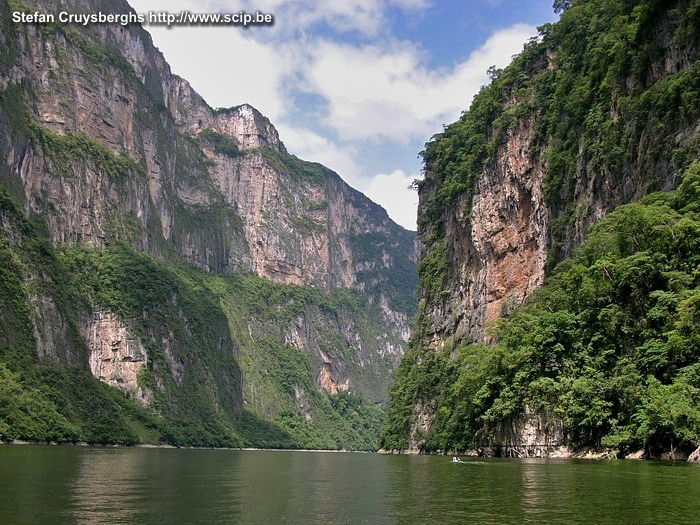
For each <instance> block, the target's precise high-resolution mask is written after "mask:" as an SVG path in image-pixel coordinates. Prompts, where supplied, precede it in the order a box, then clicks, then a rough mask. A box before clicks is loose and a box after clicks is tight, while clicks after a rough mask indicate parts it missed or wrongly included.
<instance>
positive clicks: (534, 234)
mask: <svg viewBox="0 0 700 525" xmlns="http://www.w3.org/2000/svg"><path fill="white" fill-rule="evenodd" d="M533 136H534V119H532V118H530V119H526V120H523V121H522V122H521V123H520V125H519V127H518V128H516V129H513V130H510V131H509V132H508V136H507V139H506V141H505V143H504V144H502V145H501V146H500V147H499V149H498V153H497V156H496V159H497V160H496V163H495V165H493V166H492V167H489V168H488V169H486V170H484V171H483V172H482V173H481V174H480V175H479V177H478V179H477V182H476V184H475V190H474V196H473V198H472V200H471V203H467V202H466V201H465V199H464V198H462V200H461V201H460V203H459V204H458V206H457V207H456V210H454V211H453V210H450V211H448V212H447V215H448V217H447V226H446V231H447V235H446V237H447V243H448V245H447V252H448V254H449V255H450V258H451V259H452V260H453V261H454V267H455V274H454V275H453V276H452V277H451V280H450V282H449V283H448V284H447V287H446V289H447V291H448V292H449V295H447V296H443V300H442V301H440V302H438V303H437V304H435V305H431V306H432V308H431V309H429V310H428V315H429V318H430V319H431V321H432V322H433V324H434V326H435V328H436V330H435V337H434V340H433V344H437V345H438V346H440V345H441V344H442V342H443V338H444V337H446V336H449V335H456V336H457V337H458V338H467V339H471V340H483V339H484V337H485V335H484V330H485V326H486V323H488V322H489V321H493V320H494V319H498V318H499V317H501V316H502V315H503V314H504V313H507V312H508V311H509V310H511V309H512V308H513V307H515V306H517V305H519V304H521V303H522V302H523V301H524V299H525V297H527V296H528V295H529V294H530V293H531V292H532V291H533V290H534V289H535V288H537V287H538V286H539V285H540V284H542V281H543V280H544V270H545V264H546V262H547V242H548V227H549V212H548V210H547V206H546V204H545V202H544V193H543V182H544V176H545V171H544V168H543V166H542V164H541V163H540V162H533V161H531V160H530V147H531V144H532V140H533ZM421 197H422V199H421V200H422V202H426V201H428V200H429V199H427V198H423V197H425V195H421ZM468 209H471V214H470V216H468V217H467V212H466V210H468ZM419 213H420V211H419Z"/></svg>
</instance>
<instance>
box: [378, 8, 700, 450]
mask: <svg viewBox="0 0 700 525" xmlns="http://www.w3.org/2000/svg"><path fill="white" fill-rule="evenodd" d="M566 4H569V3H566ZM570 4H572V5H571V6H570V7H568V8H567V9H566V10H565V11H564V13H563V14H562V16H561V20H560V21H559V22H558V23H556V24H548V25H546V26H543V27H541V28H540V29H539V36H538V37H537V38H534V39H533V40H531V41H530V42H529V43H527V44H526V45H525V48H524V51H523V52H522V53H521V54H520V55H518V56H517V57H515V58H514V60H513V62H512V63H511V64H510V65H509V66H508V67H507V68H505V69H504V70H494V71H491V75H492V82H491V84H490V85H489V86H487V87H485V88H483V89H482V90H481V92H480V93H479V94H478V95H477V96H476V97H475V99H474V101H473V103H472V105H471V107H470V109H469V111H467V112H465V113H464V114H463V115H462V117H461V118H460V120H459V121H457V122H455V123H453V124H451V125H449V126H447V127H446V128H445V130H444V132H442V133H440V134H438V135H435V136H434V137H433V138H432V139H431V141H430V142H428V143H427V144H426V147H425V151H424V152H423V158H424V161H425V178H424V180H423V181H421V183H420V188H419V191H420V204H419V231H418V235H419V240H420V243H421V252H420V260H419V274H420V287H419V298H420V306H419V313H418V321H417V324H416V327H415V332H414V338H413V340H412V344H411V351H410V352H409V353H408V354H407V357H406V358H405V359H404V362H403V363H402V365H401V367H400V370H399V374H398V379H397V384H396V385H395V387H394V390H393V394H392V405H391V408H390V413H389V416H388V417H389V421H388V423H387V426H386V428H385V435H384V444H385V446H387V447H389V448H425V449H428V450H430V449H443V450H444V449H446V448H455V447H456V448H470V447H474V446H497V447H500V448H501V449H502V450H504V451H505V450H506V449H509V447H515V448H516V449H519V450H521V451H522V449H523V448H525V449H527V447H528V446H533V447H535V448H537V447H542V448H543V449H545V450H550V449H551V448H552V447H553V446H554V445H563V444H575V445H577V446H584V445H585V446H594V447H595V446H601V441H600V440H601V438H602V437H603V436H605V435H606V432H610V433H611V434H614V432H612V431H611V429H610V427H609V425H610V424H611V421H612V420H614V418H616V417H619V419H618V421H617V423H618V424H620V425H622V421H623V420H625V421H627V418H629V417H631V416H630V414H626V415H624V416H622V415H621V414H620V413H619V412H618V411H617V409H611V410H610V412H605V415H600V416H599V417H600V418H601V422H600V428H597V429H594V430H591V431H590V435H589V436H588V437H587V438H586V439H583V438H582V437H581V436H580V435H578V434H577V432H576V429H575V426H576V425H579V424H581V421H580V420H581V418H583V416H582V415H579V416H573V415H571V414H569V415H568V416H567V415H566V414H567V410H569V409H571V407H570V406H565V405H566V403H564V402H562V404H557V403H554V402H548V403H545V404H542V403H540V404H539V406H540V407H544V406H546V407H547V410H544V408H542V409H537V408H536V406H535V405H537V403H535V398H536V397H537V396H535V395H534V394H533V391H534V390H536V388H538V386H537V385H539V387H542V384H535V386H534V387H533V386H532V384H534V383H532V382H534V381H537V380H538V379H542V378H547V380H549V379H551V380H552V381H553V384H556V385H557V387H556V388H554V387H553V389H552V391H551V392H550V394H552V395H561V396H565V395H574V394H573V393H571V384H572V382H573V383H574V384H575V381H577V380H580V379H581V377H583V376H585V373H583V367H585V366H593V367H594V368H595V367H596V366H598V365H592V364H590V363H589V364H588V365H587V364H586V361H585V359H584V358H583V357H581V356H579V357H577V359H579V358H580V359H581V360H580V361H578V362H575V363H568V364H567V365H566V366H564V365H561V366H562V367H563V368H561V367H559V365H560V364H561V360H566V359H569V358H571V359H572V360H574V359H573V357H572V355H573V354H576V355H578V352H579V350H578V349H575V348H574V347H575V345H574V342H573V341H571V340H570V339H569V340H566V339H565V338H564V337H563V336H561V334H559V333H558V331H557V330H559V329H563V328H562V327H561V326H559V327H558V328H557V327H554V326H549V325H547V327H548V328H547V329H548V330H551V333H550V335H549V339H547V337H546V336H544V335H542V337H543V338H544V340H538V341H537V342H533V341H530V340H528V339H527V337H526V336H525V334H527V333H528V330H527V329H526V328H523V329H524V333H521V339H520V340H519V341H518V340H516V339H508V338H509V337H510V336H512V333H513V330H514V328H513V327H514V326H515V324H516V321H514V320H513V321H510V323H508V322H504V318H505V319H511V318H516V319H523V317H522V316H524V315H525V314H524V313H522V312H530V314H532V315H534V314H533V311H532V310H527V308H526V309H522V308H521V305H523V303H524V302H525V300H526V298H528V297H529V296H530V295H531V294H532V293H533V292H534V291H535V290H537V289H538V288H539V287H541V286H542V285H543V283H545V282H546V278H547V276H548V275H550V274H557V275H559V274H560V273H561V272H563V271H564V270H562V269H559V270H557V271H555V270H554V268H555V267H556V265H557V263H559V262H561V261H563V260H566V259H568V258H571V257H572V256H574V255H575V254H576V253H578V252H577V249H578V248H579V247H580V246H581V245H582V244H583V243H584V241H585V240H586V239H587V236H588V234H589V232H590V230H591V227H592V225H594V224H596V223H597V222H598V221H600V220H601V219H603V218H605V217H606V216H608V214H610V212H611V211H612V210H614V209H616V207H618V206H619V205H621V204H624V203H629V202H635V201H638V200H639V199H640V198H642V197H643V196H645V195H648V194H650V193H652V192H655V191H665V192H668V191H670V190H672V189H674V188H676V187H677V186H678V185H679V184H680V183H681V181H682V180H683V176H684V173H685V172H686V170H687V168H688V167H689V166H691V165H692V163H693V162H696V161H697V160H698V156H699V155H698V153H699V150H700V147H699V140H698V136H699V135H698V133H699V131H700V126H699V119H698V117H699V116H700V112H699V107H700V106H699V105H698V103H697V100H698V99H697V95H698V85H699V84H698V82H699V80H698V79H699V76H698V71H699V69H698V63H697V54H698V37H699V35H700V31H699V28H698V17H697V15H698V12H699V9H700V8H699V7H698V3H697V2H696V1H675V2H666V1H664V2H662V1H635V2H603V1H597V0H581V1H574V2H571V3H570ZM560 7H567V6H566V5H562V6H560ZM669 195H670V194H669ZM684 202H685V201H684ZM606 224H610V223H606ZM670 224H671V222H669V227H670ZM639 227H640V228H642V226H639ZM659 238H661V237H659ZM598 240H600V238H598ZM637 249H638V250H639V251H644V249H645V248H643V245H642V244H640V245H639V246H638V247H637ZM655 249H658V250H659V251H660V252H661V253H664V252H665V251H670V250H672V249H673V248H672V246H671V245H669V246H665V247H655ZM618 255H619V254H618ZM689 256H690V254H689ZM597 257H601V258H603V257H608V258H609V259H610V260H613V259H614V257H615V255H614V254H613V253H611V252H604V251H603V252H600V253H597ZM660 257H661V255H660ZM665 257H668V260H669V261H670V260H671V259H672V258H673V257H672V256H671V255H669V254H667V255H665ZM590 263H591V262H590V261H587V263H586V264H590ZM669 264H670V263H669ZM679 264H680V263H679ZM561 268H564V267H561ZM667 270H668V271H680V268H677V267H675V266H673V265H670V266H669V267H668V268H667ZM590 271H591V272H593V271H594V270H590ZM691 273H692V272H691ZM689 283H692V278H690V281H689ZM554 286H555V285H550V286H549V287H547V286H545V289H546V290H552V289H554ZM654 286H658V289H659V290H666V289H667V287H669V286H670V287H671V288H673V285H671V284H669V283H668V282H665V283H664V284H662V283H661V282H659V283H656V284H655V285H654ZM688 286H690V288H692V284H690V285H688ZM600 290H601V293H602V290H603V288H602V287H601V289H600ZM654 290H657V288H654V287H652V289H651V290H646V291H644V292H643V293H644V294H651V293H652V292H653V291H654ZM543 293H546V292H543ZM562 293H565V292H562ZM566 293H572V289H569V290H567V291H566ZM580 293H581V296H580V297H579V299H580V301H581V305H580V307H581V308H583V305H584V297H585V293H584V292H583V291H580ZM542 296H543V295H540V296H539V297H542ZM608 300H609V301H610V303H615V304H616V305H617V306H618V307H620V308H621V311H624V306H623V305H620V304H618V303H617V302H616V301H617V299H614V298H611V297H607V296H606V297H605V298H603V297H599V298H598V306H599V307H600V308H601V309H603V308H605V306H606V304H607V302H606V301H608ZM537 304H542V303H537ZM562 305H563V303H561V304H557V305H552V304H548V308H549V309H550V310H551V311H552V312H555V311H558V309H559V308H562V309H563V308H564V306H562ZM533 308H534V307H533ZM611 308H612V306H611ZM644 308H653V306H651V305H648V304H647V305H645V307H644ZM644 311H646V310H644ZM519 312H520V313H519ZM567 312H568V313H571V315H574V316H576V315H579V317H578V319H581V317H580V314H581V312H579V311H577V310H576V308H575V307H574V306H573V305H572V306H571V307H570V309H569V310H567ZM640 312H641V311H634V310H632V311H626V314H625V315H629V316H632V317H634V316H638V315H646V314H641V313H640ZM601 315H602V314H601ZM676 315H680V314H679V313H678V312H676ZM535 319H536V320H535ZM543 322H544V321H542V320H541V318H537V317H536V316H535V317H533V320H532V323H531V326H530V330H532V334H534V333H536V331H537V330H538V327H541V326H540V324H538V323H543ZM581 323H582V326H583V325H584V324H585V323H583V321H582V320H581ZM509 327H510V328H509ZM589 328H590V327H589ZM582 329H583V328H582ZM599 329H601V330H602V328H600V327H599ZM611 329H612V328H611ZM629 330H630V331H629V332H628V335H629V334H631V333H632V331H633V330H632V329H631V328H630V329H629ZM634 330H635V334H636V335H638V336H639V338H640V340H639V341H636V340H635V341H634V342H629V344H630V345H632V346H633V347H635V346H638V345H641V344H643V340H644V337H647V338H652V332H649V333H647V334H646V335H645V336H642V335H640V333H637V332H636V330H641V329H640V328H635V329H634ZM573 333H578V332H576V331H575V330H574V329H573V328H571V332H570V333H569V338H571V337H573V335H572V334H573ZM579 335H581V334H579ZM607 335H608V336H609V335H610V332H608V333H607ZM656 335H658V334H656V333H655V332H654V337H655V336H656ZM590 337H593V336H591V335H590V333H589V334H588V335H586V336H583V335H581V340H580V341H578V343H577V344H581V345H585V344H587V343H586V341H588V339H587V338H590ZM596 337H598V338H599V340H600V341H602V340H603V339H604V336H603V334H602V333H601V334H600V335H598V336H596ZM595 341H596V339H595V338H594V339H593V342H591V343H590V345H591V346H590V347H589V350H590V351H591V352H592V354H594V355H598V354H597V352H601V353H604V352H605V351H608V352H611V354H610V355H615V356H616V357H615V360H620V361H619V362H622V358H623V356H624V355H628V354H625V353H624V352H623V351H622V350H620V349H619V348H618V349H614V347H610V348H607V349H605V348H599V347H598V346H596V343H595ZM470 343H489V344H490V346H479V345H478V344H477V345H472V346H469V345H470ZM557 345H560V346H557ZM460 348H461V349H462V350H460ZM594 348H595V351H594V350H592V349H594ZM477 349H480V350H477ZM502 352H503V353H502ZM528 352H542V353H543V354H544V355H546V356H548V357H547V359H551V361H552V363H555V362H556V363H559V364H558V365H556V366H554V365H552V366H553V369H552V370H549V371H548V370H547V367H546V366H545V365H541V366H540V370H539V372H538V371H533V372H532V375H531V376H527V377H528V378H529V379H527V380H525V379H524V378H525V377H526V373H527V372H526V371H527V370H528V366H529V365H528V364H526V362H527V360H528V359H530V358H532V356H530V357H529V358H527V357H524V356H526V355H529V354H528ZM465 353H466V354H469V355H470V357H464V355H466V354H465ZM476 355H480V356H481V357H475V356H476ZM564 355H566V359H565V357H564ZM629 355H631V354H629ZM460 356H462V357H460ZM589 358H590V359H592V360H594V359H598V357H596V358H594V357H593V356H589ZM462 359H464V361H463V360H462ZM543 359H544V358H543ZM639 359H640V360H641V359H642V357H639ZM500 360H503V361H500ZM487 361H488V363H487ZM592 362H595V361H592ZM616 362H617V361H616ZM692 362H693V360H692V359H691V360H690V361H683V363H685V364H690V363H692ZM470 363H471V364H470ZM669 363H670V361H669ZM518 366H521V367H522V370H521V375H520V377H518V378H517V379H516V375H512V374H516V373H517V367H518ZM533 366H534V365H533ZM567 366H568V367H571V368H567ZM669 366H671V368H673V369H674V370H675V368H674V367H675V366H676V365H671V364H669ZM463 367H472V369H471V371H469V372H467V371H466V369H465V368H463ZM492 367H496V368H492ZM511 367H514V368H511ZM506 370H510V371H509V372H506ZM609 372H610V371H609V370H607V369H606V373H609ZM646 372H647V371H646V370H644V369H643V367H641V368H640V370H639V373H640V374H642V375H643V374H645V373H646ZM669 373H670V372H669ZM470 374H472V375H471V376H470ZM612 375H613V376H614V375H615V374H614V373H613V374H612ZM672 376H673V373H670V375H668V374H667V375H666V376H665V379H664V381H666V382H668V381H669V380H670V377H672ZM601 377H602V376H601ZM659 377H661V376H659ZM566 378H568V379H566ZM599 379H600V378H599ZM617 379H619V377H618V378H617ZM566 380H568V381H569V383H566ZM601 380H602V379H601ZM560 381H563V383H562V384H560V383H559V382H560ZM592 381H593V380H592ZM520 382H523V383H524V385H527V386H521V388H520V389H519V390H518V389H516V388H515V386H514V385H517V384H519V383H520ZM547 384H548V385H549V383H547ZM592 384H598V385H599V387H600V388H604V387H603V386H602V383H596V382H595V381H593V383H592ZM467 385H468V387H467ZM460 388H467V390H466V391H461V393H459V392H460ZM472 388H473V389H474V391H472V390H471V389H472ZM610 388H613V387H612V386H610ZM566 392H569V394H566ZM641 395H642V394H638V396H637V397H635V402H634V403H639V404H640V405H641V404H643V403H642V402H641V401H640V396H641ZM621 396H622V394H621V393H619V392H618V393H616V394H612V393H611V394H609V396H608V397H606V396H605V395H604V394H601V398H600V401H601V403H603V404H605V406H607V404H608V403H610V404H611V406H618V405H619V404H620V403H624V401H622V400H621V399H620V397H621ZM593 398H596V396H593ZM591 402H592V401H591ZM628 402H631V401H629V400H628ZM587 410H588V409H587V408H586V409H584V408H581V412H582V413H584V412H586V411H587ZM632 411H633V410H632ZM567 417H568V419H567ZM565 423H566V424H565ZM606 425H607V427H606ZM529 427H533V428H536V429H537V432H534V431H533V432H530V431H528V430H527V429H528V428H529ZM626 431H627V432H630V436H631V435H632V431H631V430H629V429H627V430H626ZM527 435H530V437H527ZM643 441H644V440H643V439H641V438H635V439H632V438H630V439H629V440H628V441H627V442H626V446H632V445H633V444H636V445H638V446H641V445H642V444H643ZM652 441H653V440H652ZM676 441H678V437H677V436H676ZM686 442H687V441H686Z"/></svg>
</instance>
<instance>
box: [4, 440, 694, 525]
mask: <svg viewBox="0 0 700 525" xmlns="http://www.w3.org/2000/svg"><path fill="white" fill-rule="evenodd" d="M698 516H700V466H698V465H688V464H673V465H672V464H661V463H650V462H625V461H616V462H607V461H606V462H585V461H556V460H551V461H546V460H536V459H524V460H487V461H470V460H467V461H466V462H465V463H460V464H452V463H451V462H450V460H449V458H446V457H436V456H378V455H373V454H341V453H314V452H285V451H224V450H176V449H134V448H132V449H128V448H125V449H117V448H87V447H85V448H83V447H41V446H0V523H12V524H22V523H76V524H95V523H100V524H102V523H105V524H113V523H139V524H141V523H143V524H148V523H212V522H214V523H243V524H247V523H275V524H277V523H301V524H314V523H319V524H320V523H323V524H328V523H332V524H336V523H337V524H345V523H347V524H351V523H352V524H355V523H378V524H381V523H401V524H404V523H406V524H411V523H431V524H432V523H586V524H594V523H640V524H641V523H649V524H651V523H697V522H698V521H699V520H698V518H697V517H698Z"/></svg>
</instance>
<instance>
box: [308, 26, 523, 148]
mask: <svg viewBox="0 0 700 525" xmlns="http://www.w3.org/2000/svg"><path fill="white" fill-rule="evenodd" d="M535 33H536V28H535V27H533V26H528V25H525V24H517V25H514V26H512V27H509V28H507V29H503V30H500V31H497V32H496V33H494V34H493V35H492V36H491V37H490V38H489V39H488V40H487V41H486V42H485V43H484V44H483V45H482V46H481V47H479V48H478V49H476V50H474V51H473V52H472V53H471V54H470V55H469V57H468V58H467V59H466V60H465V61H463V62H461V63H460V64H458V65H457V66H455V67H454V68H453V69H452V70H449V71H436V70H431V69H429V68H428V67H427V66H426V64H425V60H424V57H423V55H422V53H421V52H420V50H418V49H416V48H415V47H414V46H413V45H412V44H410V43H403V42H394V43H392V44H390V45H389V46H383V47H380V46H378V45H365V46H351V45H348V44H339V43H337V42H332V41H328V40H326V41H322V42H319V43H318V45H316V46H315V47H314V49H313V50H312V51H311V57H310V59H309V63H308V65H307V68H306V71H305V75H306V79H307V82H308V86H307V88H308V89H311V90H313V91H314V92H316V93H318V94H320V95H321V96H322V97H324V98H325V99H326V100H327V101H328V103H329V112H328V114H327V115H326V117H325V119H324V123H325V124H326V125H327V126H329V127H330V128H331V129H334V130H335V131H337V133H338V135H339V137H340V138H341V139H342V140H367V139H377V138H383V139H388V140H392V141H397V142H405V141H407V140H408V139H411V138H415V137H425V136H430V135H431V134H432V133H433V132H435V130H437V129H439V127H440V125H441V124H442V123H443V122H448V121H451V120H454V119H455V118H457V116H459V113H460V112H461V110H463V109H464V108H465V107H467V106H468V104H469V103H470V102H471V99H472V98H473V96H474V95H475V94H476V93H477V92H478V90H479V88H480V87H481V86H482V85H484V84H486V83H487V82H488V78H487V76H486V70H487V69H488V67H489V66H491V65H496V66H497V67H504V66H505V65H507V64H508V63H509V62H510V60H511V57H512V55H514V54H516V53H517V52H519V51H521V50H522V46H523V43H524V42H525V41H526V40H527V39H528V37H530V36H532V35H533V34H535Z"/></svg>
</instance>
